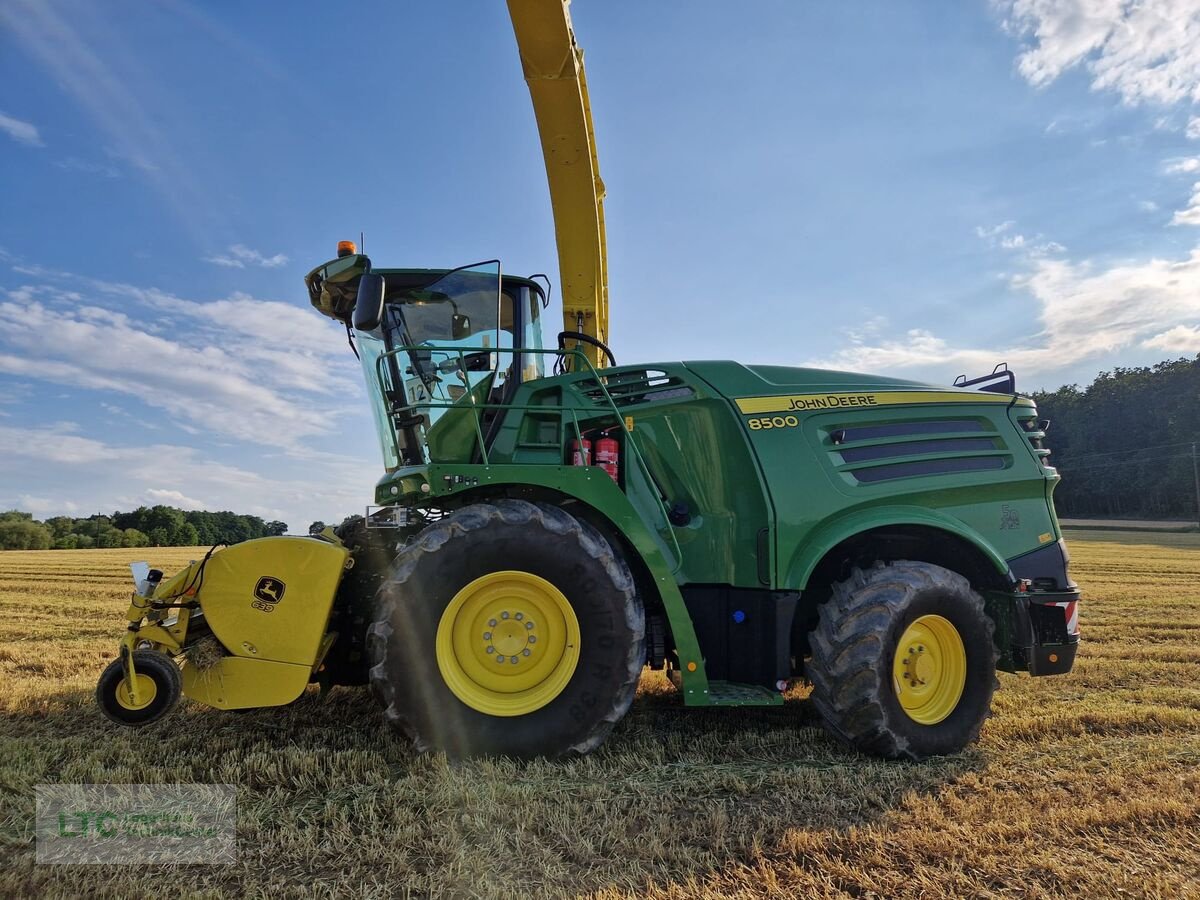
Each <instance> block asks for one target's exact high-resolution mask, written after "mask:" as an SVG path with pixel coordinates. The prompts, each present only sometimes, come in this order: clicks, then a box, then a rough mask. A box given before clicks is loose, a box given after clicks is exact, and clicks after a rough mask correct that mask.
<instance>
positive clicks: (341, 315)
mask: <svg viewBox="0 0 1200 900" xmlns="http://www.w3.org/2000/svg"><path fill="white" fill-rule="evenodd" d="M346 243H347V244H348V243H349V242H346ZM343 246H344V245H340V246H339V253H341V252H342V250H343ZM349 246H350V247H351V248H352V247H353V244H350V245H349ZM305 283H306V284H307V286H308V290H309V298H310V300H311V302H312V304H313V306H314V307H316V309H317V310H318V311H320V312H321V313H323V314H325V315H327V316H329V317H330V318H334V319H337V320H338V321H340V322H342V323H343V324H345V325H346V328H347V332H348V333H349V334H351V341H352V346H354V345H356V350H355V352H356V353H357V354H358V355H359V358H360V360H361V362H362V366H363V374H364V376H365V378H366V383H367V392H368V395H369V396H370V399H371V410H372V418H373V419H374V420H375V426H376V430H377V432H378V434H379V438H380V443H381V446H382V450H383V456H384V463H385V465H386V467H387V468H388V470H389V471H390V470H392V469H395V468H398V467H400V466H406V465H421V464H423V463H425V462H427V461H428V455H429V453H428V447H429V443H430V441H431V440H437V439H445V438H446V437H447V436H451V435H453V434H454V433H455V432H461V431H462V426H463V424H464V422H466V421H467V420H468V417H465V416H462V415H455V413H456V411H462V408H463V407H465V406H485V407H486V408H485V409H484V410H483V411H482V414H481V415H480V416H479V417H478V419H476V416H475V415H474V412H472V413H471V414H470V415H469V421H470V423H471V428H470V430H471V434H470V435H468V437H474V434H475V425H474V422H475V421H478V422H479V424H480V427H481V429H482V432H483V436H484V439H485V441H488V439H489V438H490V435H491V434H492V433H493V432H494V430H495V429H496V428H497V427H498V426H499V422H500V419H501V418H502V416H503V409H502V407H503V405H504V404H505V403H506V402H508V401H509V400H510V399H511V397H512V394H513V392H514V391H515V390H516V387H517V385H519V384H520V383H521V382H524V381H530V380H533V379H536V378H540V377H542V375H543V374H544V369H543V359H542V354H540V353H536V352H534V353H522V352H521V351H522V350H535V351H537V350H541V349H542V334H541V311H542V309H543V308H544V307H545V304H546V293H547V291H546V290H545V289H543V287H542V285H540V284H539V283H538V282H537V281H533V280H531V279H529V278H519V277H514V276H508V275H502V273H501V270H500V263H499V262H498V261H496V260H491V261H488V262H485V263H479V264H476V265H472V266H465V267H463V268H459V269H451V270H446V269H375V268H372V266H371V261H370V259H368V258H367V257H366V256H364V255H362V254H359V253H357V252H353V251H352V252H348V253H345V255H343V256H341V257H340V258H339V259H336V260H333V261H331V262H329V263H326V264H324V265H323V266H319V267H317V268H316V269H314V270H313V271H312V272H310V273H309V274H308V276H307V277H306V278H305Z"/></svg>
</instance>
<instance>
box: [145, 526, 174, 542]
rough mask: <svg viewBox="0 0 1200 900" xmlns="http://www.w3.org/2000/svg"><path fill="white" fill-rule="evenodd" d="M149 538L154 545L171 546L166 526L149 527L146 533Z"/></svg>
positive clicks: (169, 534)
mask: <svg viewBox="0 0 1200 900" xmlns="http://www.w3.org/2000/svg"><path fill="white" fill-rule="evenodd" d="M146 536H147V537H148V538H150V544H151V546H154V547H169V546H171V532H170V531H168V530H167V529H166V528H151V529H150V531H149V532H148V534H147V535H146Z"/></svg>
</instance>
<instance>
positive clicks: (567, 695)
mask: <svg viewBox="0 0 1200 900" xmlns="http://www.w3.org/2000/svg"><path fill="white" fill-rule="evenodd" d="M489 592H490V593H489ZM522 597H524V599H520V598H522ZM510 598H511V599H510ZM380 601H381V602H380V612H379V614H378V617H377V618H376V620H375V622H374V623H373V624H372V626H371V628H370V631H369V632H368V637H367V647H368V651H369V653H370V658H371V662H372V667H371V673H370V674H371V686H372V688H373V690H374V692H375V694H376V696H377V697H378V698H379V700H380V702H381V703H382V705H383V707H384V714H385V716H386V718H387V720H388V721H389V722H390V723H391V724H392V725H393V726H394V727H396V728H397V729H399V730H401V731H403V732H404V733H405V734H408V735H409V736H411V737H412V739H413V741H414V743H415V744H416V746H417V749H418V750H422V751H426V750H442V751H445V752H446V753H447V754H449V755H451V756H454V757H463V756H476V755H503V756H513V757H533V756H548V757H555V756H564V755H581V754H584V753H588V752H590V751H591V750H593V749H595V748H596V747H597V746H599V745H600V743H601V742H602V741H603V740H604V738H605V737H606V736H607V735H608V732H609V731H610V730H611V729H612V727H613V725H614V724H616V722H617V721H619V720H620V719H621V717H622V716H624V715H625V713H626V711H627V710H628V709H629V706H630V704H631V703H632V701H633V695H634V692H635V691H636V689H637V683H638V678H639V676H640V674H641V670H642V667H643V665H644V663H645V615H644V613H643V610H642V604H641V601H640V600H639V599H638V597H637V595H636V592H635V590H634V582H633V577H632V576H631V574H630V572H629V568H628V566H627V565H626V564H625V562H624V560H623V559H621V557H620V556H619V555H618V554H617V552H616V551H615V550H614V549H613V547H612V545H611V544H610V543H609V542H608V541H607V540H606V539H605V538H604V537H603V536H602V535H601V534H600V533H599V532H598V531H596V530H595V529H594V528H592V527H591V526H590V525H588V524H587V523H585V522H582V521H580V520H578V519H576V518H574V517H573V516H571V515H570V514H568V513H566V512H564V511H563V510H561V509H559V508H557V507H553V506H549V505H545V504H533V503H528V502H525V501H522V500H499V501H496V502H494V503H486V504H484V503H481V504H476V505H472V506H468V507H465V508H463V509H460V510H457V511H455V512H453V513H451V514H450V515H447V516H446V517H445V518H443V519H441V520H440V521H439V522H437V523H435V524H433V525H431V526H429V527H428V528H426V529H425V530H424V531H423V532H421V534H420V535H419V536H418V537H417V538H416V539H415V540H413V541H412V542H411V543H409V544H408V545H406V546H405V547H403V548H402V549H401V550H400V552H399V553H398V554H397V556H396V559H395V563H394V565H393V567H392V574H391V577H390V578H389V579H388V580H387V581H386V582H385V584H384V586H383V588H382V589H381V591H380ZM489 603H490V604H492V606H489V605H488V604H489ZM493 607H494V609H495V610H501V609H503V612H499V611H495V612H489V611H488V610H492V609H493ZM518 612H520V613H521V615H520V616H518V615H517V613H518ZM501 616H503V619H504V621H501ZM518 620H519V621H520V625H519V626H518V625H516V623H517V621H518ZM551 620H555V621H557V622H559V623H560V625H561V627H557V631H554V630H552V629H551ZM489 621H491V622H492V623H493V624H492V625H489V624H488V622H489ZM572 623H573V624H572ZM573 628H574V629H576V630H574V631H573V630H572V629H573ZM493 631H495V634H494V635H493ZM537 635H541V636H542V643H541V644H540V645H539V644H535V643H532V642H531V643H528V644H526V643H525V642H526V641H527V640H528V637H529V636H533V637H534V640H535V641H536V640H537ZM572 635H575V636H576V637H573V636H572ZM477 645H478V646H477ZM498 650H499V651H501V652H497V651H498ZM485 651H486V654H485ZM508 654H512V655H511V656H508ZM498 658H499V659H502V660H505V661H504V662H496V660H497V659H498ZM491 665H495V666H496V668H495V670H490V668H489V667H490V666H491ZM534 667H538V668H537V669H536V671H538V672H539V673H540V672H543V671H545V672H547V673H548V674H547V675H546V676H545V678H543V679H542V680H540V681H537V682H536V683H531V686H530V687H529V688H528V689H527V690H522V691H520V692H516V691H512V689H511V688H510V686H509V684H507V683H506V679H507V678H509V676H510V675H511V676H513V678H512V680H513V683H515V682H516V680H517V676H523V675H524V673H525V672H527V671H528V672H532V671H534ZM492 672H495V673H496V675H492V674H491V673H492ZM472 673H474V674H472ZM530 677H533V676H532V675H531V676H530ZM538 677H539V678H541V676H540V675H539V676H538ZM521 683H525V682H524V681H522V682H521ZM452 685H453V686H452ZM506 691H507V692H509V693H505V692H506Z"/></svg>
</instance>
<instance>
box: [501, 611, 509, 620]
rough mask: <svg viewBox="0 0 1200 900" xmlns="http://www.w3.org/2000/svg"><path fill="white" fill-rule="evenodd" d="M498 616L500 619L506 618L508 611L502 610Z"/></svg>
mask: <svg viewBox="0 0 1200 900" xmlns="http://www.w3.org/2000/svg"><path fill="white" fill-rule="evenodd" d="M500 618H502V619H507V618H508V611H507V610H505V611H504V612H502V613H500Z"/></svg>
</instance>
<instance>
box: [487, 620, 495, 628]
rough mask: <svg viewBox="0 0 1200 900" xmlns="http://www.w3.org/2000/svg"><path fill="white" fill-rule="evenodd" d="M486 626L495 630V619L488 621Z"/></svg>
mask: <svg viewBox="0 0 1200 900" xmlns="http://www.w3.org/2000/svg"><path fill="white" fill-rule="evenodd" d="M488 625H490V626H491V627H492V628H495V627H496V620H495V619H488Z"/></svg>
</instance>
